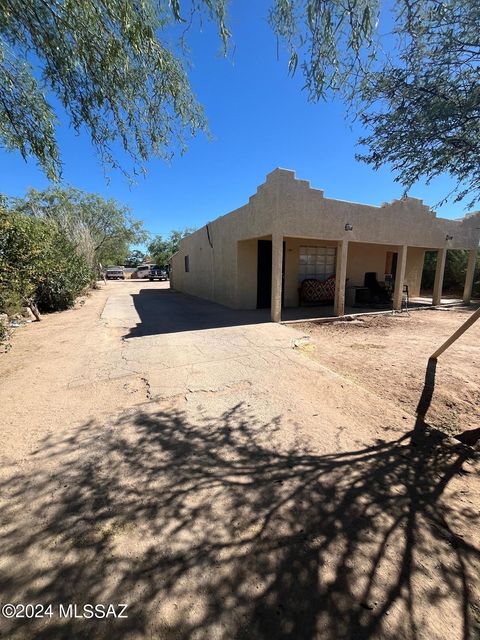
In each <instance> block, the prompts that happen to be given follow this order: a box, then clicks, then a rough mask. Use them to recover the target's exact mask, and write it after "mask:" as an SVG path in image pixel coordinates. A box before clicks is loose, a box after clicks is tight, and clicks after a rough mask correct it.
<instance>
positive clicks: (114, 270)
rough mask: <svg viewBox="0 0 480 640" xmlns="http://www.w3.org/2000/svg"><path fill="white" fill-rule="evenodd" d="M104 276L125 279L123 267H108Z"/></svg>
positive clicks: (110, 278)
mask: <svg viewBox="0 0 480 640" xmlns="http://www.w3.org/2000/svg"><path fill="white" fill-rule="evenodd" d="M105 276H106V278H107V280H125V273H124V271H123V267H108V269H107V272H106V274H105Z"/></svg>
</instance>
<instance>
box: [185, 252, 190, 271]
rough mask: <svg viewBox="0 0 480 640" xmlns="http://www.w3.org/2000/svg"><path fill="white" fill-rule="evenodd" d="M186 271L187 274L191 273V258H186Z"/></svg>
mask: <svg viewBox="0 0 480 640" xmlns="http://www.w3.org/2000/svg"><path fill="white" fill-rule="evenodd" d="M185 271H186V273H188V272H189V271H190V256H185Z"/></svg>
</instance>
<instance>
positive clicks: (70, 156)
mask: <svg viewBox="0 0 480 640" xmlns="http://www.w3.org/2000/svg"><path fill="white" fill-rule="evenodd" d="M268 6H269V2H268V1H266V0H259V1H258V2H242V1H241V0H232V2H231V11H230V20H229V24H230V27H231V30H232V32H233V43H232V44H233V47H232V48H231V51H230V53H229V55H228V57H227V58H224V57H223V56H222V55H221V44H220V42H219V40H218V38H217V36H216V33H215V30H214V29H213V27H212V26H211V25H208V24H207V25H204V27H203V31H202V32H200V31H196V32H195V33H192V34H191V36H190V40H189V44H190V47H191V52H192V60H193V63H194V66H193V68H192V69H191V70H190V72H189V73H190V78H191V82H192V86H193V88H194V91H195V93H196V95H197V97H198V99H199V101H200V102H201V103H202V104H203V106H204V108H205V111H206V114H207V117H208V119H209V124H210V129H211V131H212V134H213V141H209V140H207V139H206V137H205V136H203V135H199V136H198V137H197V138H195V139H194V140H192V141H191V143H190V145H189V150H188V151H187V153H186V155H185V156H183V157H181V156H177V157H174V158H173V160H172V161H171V163H170V164H168V165H167V164H165V163H162V162H161V161H153V162H151V163H150V164H149V166H148V174H147V177H146V178H139V181H138V183H137V184H136V185H134V186H133V187H132V186H131V185H130V184H129V183H128V181H127V179H126V178H125V177H124V176H123V175H122V174H120V173H119V172H114V171H110V176H109V181H107V180H106V179H105V174H104V171H103V169H102V166H101V165H100V163H99V160H98V158H97V157H96V155H95V152H94V150H93V148H92V147H91V146H90V143H89V138H88V135H87V134H81V135H80V136H76V135H74V134H73V132H72V131H71V130H70V129H69V127H68V123H67V122H66V121H65V120H64V119H63V120H64V121H63V123H62V124H63V126H61V130H60V132H59V143H60V147H61V152H62V158H63V162H64V175H63V180H64V182H65V183H67V184H71V185H73V186H75V187H77V188H80V189H84V190H86V191H92V192H97V193H100V194H101V195H103V196H104V197H113V198H115V199H117V200H119V201H120V202H122V203H125V204H127V205H128V206H129V207H130V208H131V209H132V211H133V213H134V215H135V216H136V217H138V218H140V219H142V220H144V222H145V226H146V228H147V229H148V230H149V231H151V232H152V233H162V234H167V233H168V232H169V231H170V230H171V229H179V228H183V227H187V226H190V227H199V226H201V225H203V224H204V223H205V222H207V221H208V220H212V219H214V218H216V217H217V216H219V215H223V214H224V213H226V212H228V211H231V210H232V209H234V208H236V207H238V206H240V205H242V204H244V203H245V202H246V201H247V199H248V197H249V196H250V195H252V194H253V193H254V192H255V190H256V187H257V185H259V184H260V183H262V182H263V181H264V179H265V175H266V174H267V173H269V172H270V171H271V170H272V169H274V168H275V167H277V166H280V167H285V168H288V169H294V170H295V171H296V173H297V177H299V178H302V179H306V180H310V182H311V184H312V185H313V186H314V187H317V188H322V189H324V190H325V195H326V196H327V197H333V198H339V199H343V200H352V201H358V202H366V203H372V204H381V203H382V202H384V201H389V200H392V199H393V198H398V197H400V196H401V194H402V187H401V186H400V185H398V184H396V183H395V182H394V180H393V175H392V174H391V172H390V171H389V170H388V168H383V169H381V170H380V171H377V172H375V171H373V170H372V169H370V168H369V167H368V166H366V165H364V164H361V163H358V162H357V161H356V160H355V158H354V156H355V151H356V140H357V138H358V134H359V132H360V131H359V129H358V128H357V129H355V128H351V127H350V125H349V124H348V122H347V121H346V119H345V107H344V106H343V105H342V104H340V103H323V102H322V103H316V104H313V103H309V102H308V101H307V95H306V93H305V92H303V91H302V90H301V88H302V77H301V73H300V72H299V71H297V75H296V76H295V77H294V78H293V79H292V78H291V77H289V76H288V73H287V58H286V56H285V55H281V56H280V60H278V59H277V43H276V39H275V37H274V36H273V34H272V32H271V30H270V28H269V26H268V24H267V10H268ZM0 175H1V176H2V188H1V191H2V192H3V193H5V194H6V195H11V196H20V195H22V194H23V193H24V192H25V191H26V189H27V188H28V187H35V188H37V189H43V188H45V187H47V186H48V181H47V179H46V178H45V177H44V176H43V174H42V173H41V171H39V170H38V169H37V167H36V165H35V161H34V160H30V161H29V162H28V163H25V162H24V161H23V160H22V158H21V157H20V155H19V154H16V153H7V152H5V151H2V150H0ZM452 186H453V185H452V183H451V181H450V180H449V179H448V178H444V179H437V180H436V181H435V182H434V183H433V184H432V185H430V186H429V187H426V186H425V185H423V184H419V185H417V186H416V187H415V188H413V189H412V190H411V192H410V195H412V196H414V197H418V198H422V199H423V200H424V201H425V202H426V203H427V204H429V205H431V206H433V205H435V204H436V203H437V202H438V201H439V200H440V199H441V198H442V197H443V196H445V194H446V193H448V192H449V191H450V190H451V188H452ZM463 213H464V211H463V205H462V204H461V203H460V204H458V203H457V204H452V203H449V204H447V205H445V206H443V207H442V208H441V209H438V215H439V216H442V217H449V218H456V217H461V216H462V215H463Z"/></svg>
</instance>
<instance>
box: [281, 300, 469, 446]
mask: <svg viewBox="0 0 480 640" xmlns="http://www.w3.org/2000/svg"><path fill="white" fill-rule="evenodd" d="M469 314H471V310H470V309H459V308H454V307H452V308H448V309H445V310H435V309H431V310H426V311H412V312H411V313H410V314H409V315H407V314H402V315H395V316H392V315H381V316H364V317H362V318H357V319H355V320H354V321H353V322H352V321H349V322H348V321H347V322H341V323H337V322H336V323H333V324H332V323H323V324H314V323H304V324H303V323H302V324H296V325H293V326H295V328H296V329H297V330H301V331H302V332H303V333H304V334H305V335H306V336H309V337H310V338H311V343H310V345H309V346H304V347H303V350H304V353H305V354H306V355H308V357H310V358H312V359H314V360H318V361H320V362H321V363H322V364H323V365H325V366H327V367H329V368H331V369H332V370H334V371H337V372H338V373H339V374H341V375H342V376H345V377H346V378H348V379H349V380H351V381H352V382H354V384H355V385H358V386H359V387H363V388H366V389H369V390H370V391H372V392H373V393H375V395H377V396H378V397H380V398H384V399H385V400H386V401H388V402H394V403H396V404H398V406H399V407H400V408H401V409H402V410H404V411H407V412H408V413H410V414H412V415H414V414H415V412H416V409H417V404H418V400H419V398H420V396H421V393H422V388H423V385H424V381H425V372H426V368H427V363H428V358H429V356H430V355H431V354H432V353H433V352H434V351H435V350H436V349H437V348H438V347H439V346H440V345H441V344H442V343H443V342H444V341H445V340H446V339H447V338H448V337H449V336H450V335H451V334H452V333H453V332H454V331H455V330H456V329H457V328H458V327H459V326H460V325H461V324H462V323H463V322H464V320H465V319H466V318H467V317H468V315H469ZM479 413H480V323H478V324H477V325H474V326H473V327H471V328H470V329H469V330H468V331H467V332H466V333H465V334H464V335H463V336H462V337H461V338H460V339H459V340H458V341H457V342H456V343H454V344H453V345H452V346H451V347H450V348H449V349H448V350H447V351H446V352H444V354H443V355H442V356H441V357H440V359H439V361H438V365H437V368H436V375H435V388H434V392H433V396H432V399H431V405H430V407H429V410H428V423H429V424H430V425H431V426H433V427H436V428H438V429H440V430H442V431H444V432H445V433H448V434H450V435H455V434H460V433H462V432H464V431H466V430H472V429H478V428H479V427H480V416H479Z"/></svg>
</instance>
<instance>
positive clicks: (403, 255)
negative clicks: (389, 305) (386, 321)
mask: <svg viewBox="0 0 480 640" xmlns="http://www.w3.org/2000/svg"><path fill="white" fill-rule="evenodd" d="M407 250H408V248H407V245H406V244H404V245H402V246H401V247H400V251H399V252H398V259H397V273H396V275H395V290H394V292H393V308H394V309H395V311H400V310H401V308H402V299H403V282H404V280H405V268H406V266H407Z"/></svg>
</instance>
